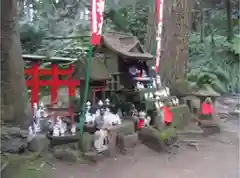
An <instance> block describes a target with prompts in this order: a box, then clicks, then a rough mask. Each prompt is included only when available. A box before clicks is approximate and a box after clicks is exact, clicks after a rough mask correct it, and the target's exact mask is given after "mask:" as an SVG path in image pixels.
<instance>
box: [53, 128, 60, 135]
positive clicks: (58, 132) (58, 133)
mask: <svg viewBox="0 0 240 178" xmlns="http://www.w3.org/2000/svg"><path fill="white" fill-rule="evenodd" d="M59 136H60V130H59V128H58V127H57V126H56V125H54V126H53V137H59Z"/></svg>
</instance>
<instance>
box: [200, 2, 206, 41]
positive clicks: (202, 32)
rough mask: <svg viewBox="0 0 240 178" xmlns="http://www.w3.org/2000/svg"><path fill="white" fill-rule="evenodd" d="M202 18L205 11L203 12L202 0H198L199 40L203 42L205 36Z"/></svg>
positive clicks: (203, 18)
mask: <svg viewBox="0 0 240 178" xmlns="http://www.w3.org/2000/svg"><path fill="white" fill-rule="evenodd" d="M204 20H205V13H204V6H203V2H200V42H201V43H203V42H204V37H205V32H204V29H205V25H204Z"/></svg>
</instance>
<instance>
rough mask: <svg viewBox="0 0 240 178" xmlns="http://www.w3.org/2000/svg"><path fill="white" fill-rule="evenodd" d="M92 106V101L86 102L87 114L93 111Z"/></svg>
mask: <svg viewBox="0 0 240 178" xmlns="http://www.w3.org/2000/svg"><path fill="white" fill-rule="evenodd" d="M91 106H92V103H91V102H90V101H87V102H86V109H87V112H88V111H89V110H90V109H91Z"/></svg>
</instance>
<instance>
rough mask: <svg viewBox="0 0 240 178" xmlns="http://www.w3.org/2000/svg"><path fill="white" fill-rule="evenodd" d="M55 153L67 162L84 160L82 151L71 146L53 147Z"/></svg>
mask: <svg viewBox="0 0 240 178" xmlns="http://www.w3.org/2000/svg"><path fill="white" fill-rule="evenodd" d="M52 153H53V155H54V157H55V158H57V159H60V160H62V161H67V162H77V161H80V160H82V159H81V158H82V155H81V152H79V151H78V150H73V149H71V148H64V147H63V148H60V147H56V148H54V149H53V152H52Z"/></svg>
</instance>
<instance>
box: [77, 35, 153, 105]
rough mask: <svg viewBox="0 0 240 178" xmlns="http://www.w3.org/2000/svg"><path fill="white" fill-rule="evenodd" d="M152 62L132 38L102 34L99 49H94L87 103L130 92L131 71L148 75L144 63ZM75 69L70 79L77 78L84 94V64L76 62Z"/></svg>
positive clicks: (151, 58) (130, 36)
mask: <svg viewBox="0 0 240 178" xmlns="http://www.w3.org/2000/svg"><path fill="white" fill-rule="evenodd" d="M153 59H154V56H152V55H151V54H150V53H147V52H146V51H145V50H144V49H143V47H142V45H141V44H140V42H139V40H138V39H137V38H136V37H134V36H132V35H131V34H127V33H119V32H107V33H105V34H103V37H102V43H101V46H99V47H95V48H94V52H93V58H92V65H91V72H90V92H89V96H88V99H89V100H91V101H93V103H96V101H97V100H100V99H101V100H104V99H105V97H108V96H109V95H110V94H111V93H112V92H119V91H122V90H124V89H130V88H131V87H132V79H131V77H130V76H129V71H130V68H131V67H132V66H137V68H141V69H144V71H145V72H146V73H148V66H147V64H146V61H148V60H153ZM76 65H77V66H79V67H76V71H75V72H74V76H73V78H74V79H78V78H80V80H81V89H80V91H81V93H83V91H84V85H85V83H84V80H85V74H86V69H87V67H86V66H87V61H86V60H79V61H78V62H77V63H76Z"/></svg>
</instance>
